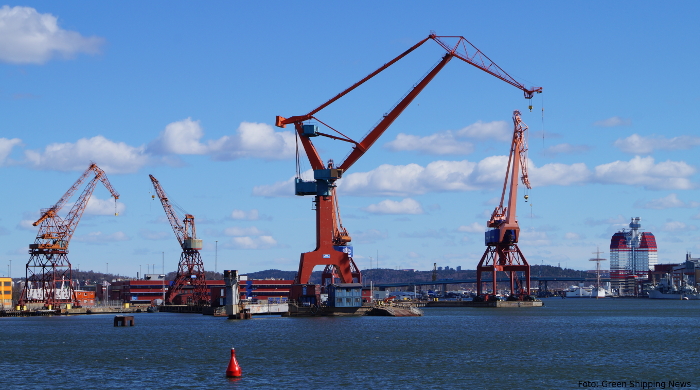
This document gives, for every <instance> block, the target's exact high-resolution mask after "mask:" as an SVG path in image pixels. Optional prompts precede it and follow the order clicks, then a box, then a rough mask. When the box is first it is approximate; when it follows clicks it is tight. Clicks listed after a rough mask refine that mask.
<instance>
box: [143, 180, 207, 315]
mask: <svg viewBox="0 0 700 390" xmlns="http://www.w3.org/2000/svg"><path fill="white" fill-rule="evenodd" d="M149 177H150V178H151V182H152V183H153V188H155V190H156V194H157V195H158V199H160V203H161V204H162V205H163V209H164V210H165V215H166V216H167V217H168V221H169V222H170V226H172V228H173V232H175V237H176V238H177V241H178V242H179V243H180V247H181V248H182V253H181V254H180V261H179V262H178V266H177V274H176V275H175V280H174V281H173V283H172V285H171V286H170V288H169V289H168V293H167V294H166V295H165V302H166V303H168V304H172V303H173V301H174V300H175V297H177V296H178V295H180V294H182V293H183V292H184V290H185V287H189V286H191V287H192V302H187V303H193V304H196V305H202V304H206V303H208V302H209V299H210V298H209V293H208V291H207V282H206V276H205V274H204V262H203V261H202V255H201V254H200V253H199V251H200V250H201V249H202V240H199V239H197V231H196V228H195V225H194V215H192V214H185V218H183V219H182V222H180V217H178V215H177V213H176V212H175V210H174V209H173V207H172V205H171V204H170V200H169V199H168V195H167V194H166V193H165V191H164V190H163V187H161V185H160V183H159V182H158V180H157V179H156V178H155V177H153V175H149Z"/></svg>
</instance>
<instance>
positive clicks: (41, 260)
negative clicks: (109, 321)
mask: <svg viewBox="0 0 700 390" xmlns="http://www.w3.org/2000/svg"><path fill="white" fill-rule="evenodd" d="M91 173H92V174H94V175H95V176H94V177H93V178H92V179H91V180H90V181H89V182H88V184H87V186H85V189H84V190H83V192H82V193H81V194H80V196H79V197H78V200H77V201H76V202H75V203H74V204H73V207H71V209H70V211H69V212H68V214H67V215H66V217H65V218H61V217H60V216H59V215H58V213H59V211H61V209H62V208H63V206H65V204H66V203H67V202H68V200H69V199H70V198H71V197H72V196H73V193H75V191H76V190H77V189H78V187H80V186H81V185H82V184H83V182H84V181H85V179H87V177H88V176H90V174H91ZM98 181H100V182H102V184H104V186H105V187H106V188H107V190H109V192H110V193H111V194H112V197H114V202H115V205H116V201H117V199H119V194H118V193H117V192H116V191H115V190H114V188H112V185H111V184H110V183H109V179H107V175H106V174H105V172H104V171H103V170H102V169H100V168H99V167H98V166H97V164H95V163H91V164H90V166H89V167H88V168H87V169H86V170H85V172H83V174H82V175H81V176H80V177H79V178H78V180H77V181H76V182H75V183H74V184H73V186H72V187H71V188H69V189H68V191H66V193H65V194H63V196H62V197H61V199H59V200H58V202H56V204H55V205H53V206H51V207H49V208H47V209H42V210H41V217H39V219H38V220H37V221H36V222H34V223H33V224H32V225H34V226H39V232H38V233H37V236H36V239H35V240H34V243H33V244H29V255H30V256H29V261H28V262H27V267H26V276H25V285H24V289H23V290H22V294H21V296H20V299H19V304H20V306H25V305H27V304H32V303H34V304H36V303H43V305H44V306H46V307H52V308H58V307H59V306H60V305H62V304H72V305H74V306H78V304H79V302H78V299H77V297H76V296H75V291H74V290H73V270H72V267H71V263H70V261H68V245H69V244H70V240H71V238H72V237H73V233H75V229H76V228H77V227H78V223H79V222H80V218H81V217H82V215H83V212H84V211H85V207H87V204H88V201H89V200H90V196H91V195H92V192H93V191H94V190H95V186H96V185H97V182H98ZM115 207H116V206H115ZM115 215H116V210H115Z"/></svg>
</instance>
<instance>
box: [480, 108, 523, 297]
mask: <svg viewBox="0 0 700 390" xmlns="http://www.w3.org/2000/svg"><path fill="white" fill-rule="evenodd" d="M513 125H514V128H513V141H512V142H511V146H510V156H508V167H507V168H506V178H505V180H504V181H503V191H502V192H501V203H500V204H499V205H498V206H496V208H495V209H494V210H493V213H492V214H491V218H490V219H489V221H488V222H487V224H486V225H487V226H488V227H489V228H491V229H490V230H488V231H486V233H485V242H486V251H485V252H484V255H483V256H482V257H481V260H480V261H479V264H478V265H477V267H476V285H477V296H478V297H479V298H478V299H486V300H488V299H490V298H488V297H486V296H485V295H484V294H482V286H481V276H482V275H481V274H482V273H484V272H491V275H492V277H493V287H492V290H491V291H492V294H493V295H492V296H495V295H496V294H497V292H498V290H497V288H496V287H497V286H496V274H497V273H498V272H499V271H504V272H506V274H507V275H508V277H509V278H510V296H511V297H517V298H518V299H520V300H522V299H525V297H528V296H529V294H530V265H529V264H528V263H527V260H526V259H525V256H523V254H522V252H521V251H520V248H518V239H519V238H520V226H519V225H518V220H517V218H516V214H515V212H516V206H517V197H518V177H517V175H518V174H519V173H521V176H520V180H521V181H522V183H523V184H524V185H525V187H527V188H528V189H530V188H531V186H530V180H529V179H528V175H527V142H526V141H525V132H526V131H527V129H528V128H527V125H526V124H525V123H523V122H522V120H521V119H520V111H517V110H516V111H514V112H513ZM509 184H510V185H509ZM506 188H508V189H509V194H508V206H507V207H503V201H504V199H505V194H506ZM525 199H527V195H526V198H525ZM517 272H523V273H524V274H525V275H524V276H525V287H524V288H523V286H522V284H521V283H520V280H519V278H518V277H517ZM516 284H517V285H518V286H517V288H516Z"/></svg>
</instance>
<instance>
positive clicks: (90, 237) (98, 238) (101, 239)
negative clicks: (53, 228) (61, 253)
mask: <svg viewBox="0 0 700 390" xmlns="http://www.w3.org/2000/svg"><path fill="white" fill-rule="evenodd" d="M130 239H131V238H129V236H127V235H126V234H124V232H116V233H112V234H103V233H102V232H90V233H88V234H86V235H80V236H75V237H73V241H78V242H87V243H90V244H103V243H107V242H116V241H128V240H130Z"/></svg>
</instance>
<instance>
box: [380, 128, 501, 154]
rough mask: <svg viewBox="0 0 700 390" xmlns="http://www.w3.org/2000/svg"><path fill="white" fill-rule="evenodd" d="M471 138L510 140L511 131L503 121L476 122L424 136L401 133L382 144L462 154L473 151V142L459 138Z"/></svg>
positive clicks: (387, 146)
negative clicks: (460, 127)
mask: <svg viewBox="0 0 700 390" xmlns="http://www.w3.org/2000/svg"><path fill="white" fill-rule="evenodd" d="M461 138H472V139H478V140H485V139H495V140H498V141H510V140H511V138H512V131H511V130H510V129H509V128H508V125H507V124H506V122H504V121H496V122H489V123H484V122H481V121H479V122H477V123H474V124H472V125H469V126H467V127H465V128H463V129H461V130H458V131H451V130H447V131H441V132H437V133H435V134H431V135H428V136H425V137H419V136H416V135H409V134H404V133H401V134H399V135H397V136H396V138H395V139H394V140H393V141H391V142H388V143H386V144H385V145H384V147H385V148H386V149H389V150H393V151H417V152H418V153H421V154H430V155H449V154H457V155H464V154H469V153H472V152H473V151H474V144H472V143H471V142H467V141H462V140H460V139H461Z"/></svg>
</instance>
